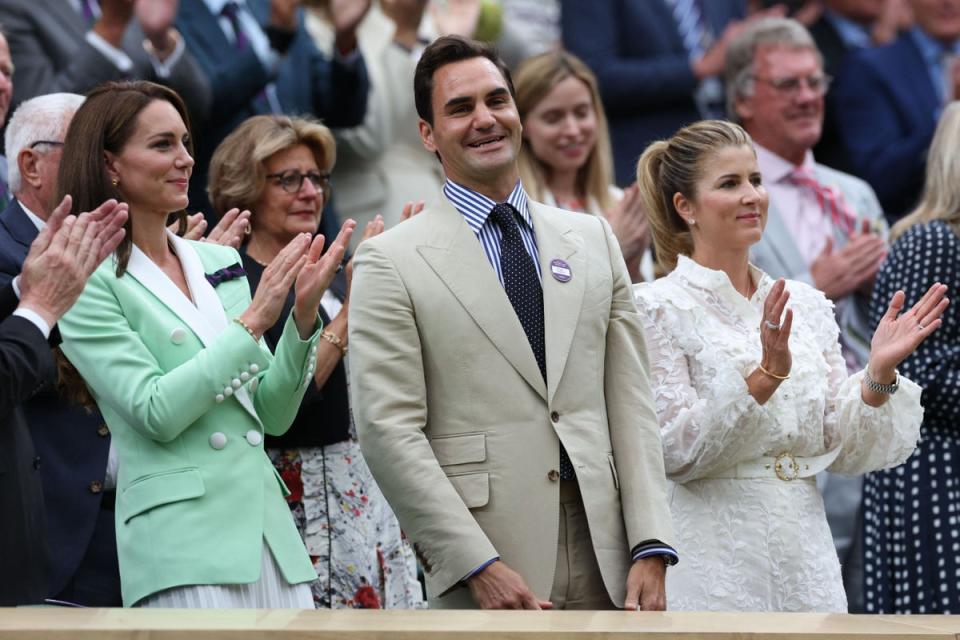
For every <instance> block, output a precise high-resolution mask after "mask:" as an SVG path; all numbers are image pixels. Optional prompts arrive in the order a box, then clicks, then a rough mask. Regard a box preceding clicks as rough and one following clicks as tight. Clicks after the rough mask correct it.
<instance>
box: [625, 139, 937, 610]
mask: <svg viewBox="0 0 960 640" xmlns="http://www.w3.org/2000/svg"><path fill="white" fill-rule="evenodd" d="M638 180H639V182H640V185H641V189H642V191H643V195H644V200H645V203H646V205H647V209H648V212H649V216H650V222H651V225H652V227H653V232H654V243H655V248H656V253H657V256H658V259H659V260H660V261H661V262H662V263H663V267H665V269H666V270H667V271H670V272H671V273H670V274H669V275H668V276H666V277H664V278H662V279H660V280H658V281H656V282H653V283H646V284H639V285H636V288H635V294H636V300H637V305H638V307H639V310H640V314H641V316H642V318H643V324H644V329H645V334H646V339H647V349H648V354H649V360H650V376H651V386H652V387H653V390H654V395H655V398H656V402H657V411H658V415H659V418H660V423H661V428H662V434H663V448H664V457H665V461H666V471H667V475H668V477H669V478H670V480H672V483H671V486H670V491H671V497H670V500H671V504H670V506H671V511H672V514H673V518H674V524H675V527H676V531H677V535H678V543H679V544H678V551H679V553H680V563H679V564H678V565H677V566H675V567H671V568H670V570H669V571H668V575H667V603H668V606H670V607H671V608H673V609H684V610H727V611H731V610H733V611H835V612H846V610H847V603H846V597H845V595H844V591H843V584H842V582H841V578H840V565H839V562H838V560H837V554H836V551H834V547H833V542H832V540H831V537H830V530H829V528H828V527H827V521H826V516H825V514H824V510H823V502H822V501H821V499H820V494H819V493H818V492H817V487H816V484H815V482H814V478H813V475H814V474H815V473H817V472H818V471H822V470H824V469H829V470H830V471H835V472H840V473H851V474H860V473H864V472H866V471H871V470H875V469H881V468H884V467H889V466H892V465H896V464H899V463H901V462H903V461H904V460H905V459H906V458H907V457H908V456H909V455H910V453H911V452H912V451H913V449H914V447H915V445H916V442H917V438H918V433H919V426H920V420H921V417H922V409H921V407H920V388H919V387H918V386H917V385H915V384H914V383H912V382H910V381H909V380H907V379H905V378H903V377H898V375H897V373H896V366H897V365H898V364H899V363H900V362H901V361H902V360H903V359H904V358H905V357H906V356H907V355H908V354H910V353H911V352H913V350H914V349H915V348H916V347H917V345H918V344H920V342H921V341H922V340H923V339H924V338H926V337H927V336H928V335H930V333H932V332H933V331H934V330H936V328H937V327H938V326H940V322H941V321H940V315H941V313H942V312H943V309H944V308H945V307H946V304H947V301H946V299H945V298H944V294H945V291H946V287H945V286H943V285H940V284H935V285H933V286H932V287H931V288H930V290H929V291H928V292H927V295H926V296H925V297H924V298H923V300H921V301H920V302H918V303H917V305H916V306H914V307H913V308H912V309H910V310H909V311H906V312H904V313H900V311H901V309H902V307H903V300H904V298H903V293H902V292H898V293H897V294H896V295H894V296H893V299H892V300H891V302H890V308H889V310H888V312H887V313H886V315H885V316H884V317H883V319H882V321H881V322H880V325H879V326H878V328H877V330H876V333H875V334H874V337H873V343H872V350H871V355H870V362H869V364H868V366H867V368H866V370H865V371H861V372H859V373H856V374H854V375H852V376H848V375H847V371H846V367H845V365H844V360H843V357H842V355H841V353H840V347H839V343H838V329H837V325H836V322H835V320H834V315H833V309H832V305H831V303H830V302H829V301H828V300H827V298H826V297H824V296H823V294H821V293H820V292H819V291H817V290H815V289H813V288H811V287H809V286H807V285H806V284H803V283H801V282H794V281H786V282H784V281H783V280H778V281H776V282H774V281H773V280H772V279H771V278H770V277H768V276H767V275H766V274H764V273H763V272H761V271H760V270H758V269H756V268H755V267H753V266H751V265H750V264H749V262H748V260H749V250H750V247H751V246H752V245H753V244H754V243H756V242H757V241H758V240H760V236H761V234H762V232H763V227H764V224H765V222H766V214H767V203H768V201H767V194H766V191H765V190H764V188H763V186H762V184H761V179H760V173H759V170H758V168H757V162H756V155H755V153H754V150H753V147H752V143H751V140H750V138H749V136H748V135H747V134H746V132H744V131H743V129H741V128H740V127H738V126H737V125H734V124H731V123H728V122H721V121H705V122H700V123H697V124H694V125H692V126H690V127H687V128H685V129H682V130H680V131H679V132H678V133H677V134H676V135H675V136H674V137H673V138H671V139H670V140H668V141H664V142H657V143H654V144H653V145H651V146H650V147H649V148H648V149H647V150H646V152H645V153H644V154H643V157H642V158H641V159H640V163H639V167H638Z"/></svg>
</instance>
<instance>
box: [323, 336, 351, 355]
mask: <svg viewBox="0 0 960 640" xmlns="http://www.w3.org/2000/svg"><path fill="white" fill-rule="evenodd" d="M320 337H321V338H323V339H324V340H326V341H327V342H329V343H330V344H332V345H333V346H335V347H336V348H337V349H340V354H341V355H344V356H345V355H347V345H345V344H343V338H341V337H340V336H338V335H337V334H335V333H331V332H330V331H321V332H320Z"/></svg>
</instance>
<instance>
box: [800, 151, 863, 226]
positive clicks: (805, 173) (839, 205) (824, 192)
mask: <svg viewBox="0 0 960 640" xmlns="http://www.w3.org/2000/svg"><path fill="white" fill-rule="evenodd" d="M790 179H791V180H792V181H793V182H794V184H797V185H799V186H801V187H806V188H808V189H810V190H811V191H812V192H813V194H814V195H815V196H816V197H817V204H818V205H820V210H821V211H823V213H824V214H827V215H829V216H830V219H831V220H832V221H833V226H834V227H836V228H838V229H840V230H841V231H842V232H843V233H844V234H845V235H847V236H850V235H852V234H853V232H854V230H855V229H856V224H857V214H856V213H855V212H854V211H853V209H851V208H850V207H849V205H847V201H846V200H845V199H844V197H843V194H842V193H841V192H840V190H839V189H837V188H836V187H828V186H827V185H825V184H823V183H821V182H819V181H818V180H817V179H816V178H815V177H814V176H813V172H812V171H810V170H809V169H807V168H805V167H797V168H795V169H794V170H793V171H792V172H791V173H790Z"/></svg>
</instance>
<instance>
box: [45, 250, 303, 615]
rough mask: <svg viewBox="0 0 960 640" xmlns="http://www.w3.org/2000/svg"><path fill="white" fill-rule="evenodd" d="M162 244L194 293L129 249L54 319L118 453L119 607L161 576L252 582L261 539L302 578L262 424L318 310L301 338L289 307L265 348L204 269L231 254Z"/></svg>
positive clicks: (297, 384) (277, 417)
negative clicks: (275, 338) (123, 262)
mask: <svg viewBox="0 0 960 640" xmlns="http://www.w3.org/2000/svg"><path fill="white" fill-rule="evenodd" d="M171 243H172V245H173V248H174V250H175V252H176V253H177V256H178V257H179V259H180V262H181V264H182V266H183V270H184V274H185V275H186V280H187V283H188V285H189V287H190V292H191V296H192V298H193V300H194V303H195V304H194V303H191V302H190V300H189V299H188V298H187V297H186V296H184V295H183V293H182V292H181V291H180V290H179V289H178V288H177V286H176V285H175V284H174V283H173V282H172V281H171V280H170V279H169V278H167V276H166V275H165V274H164V273H163V272H162V271H161V270H160V269H159V267H157V266H156V265H155V264H154V263H153V262H152V261H150V259H149V258H147V257H146V256H145V255H144V254H143V253H142V252H141V251H140V250H139V249H137V248H136V247H133V251H132V254H131V257H130V262H129V265H128V268H127V272H126V273H125V274H124V275H123V276H122V277H120V278H118V277H116V267H115V262H114V260H113V259H107V260H106V261H104V263H103V264H102V265H100V268H99V269H97V271H96V272H95V273H94V274H93V276H92V277H91V278H90V280H89V282H88V283H87V285H86V288H85V289H84V291H83V294H82V295H81V296H80V299H79V300H77V302H76V304H75V305H74V306H73V308H71V309H70V311H69V312H68V313H67V314H66V315H65V316H64V317H63V318H62V319H61V321H60V323H59V327H60V332H61V334H62V335H63V344H62V349H63V352H64V354H65V355H66V356H67V358H69V360H70V361H71V362H72V363H73V365H74V366H75V367H76V368H77V370H78V371H79V372H80V375H81V376H83V378H84V380H85V381H86V383H87V386H88V387H89V388H90V390H91V392H92V394H93V397H94V398H95V399H96V401H97V404H98V405H99V408H100V410H101V411H102V412H103V415H104V418H105V419H106V422H107V424H108V425H109V427H110V430H111V433H112V434H113V439H114V440H113V441H114V445H115V447H116V451H117V454H118V457H119V474H118V479H117V506H116V529H117V551H118V555H119V561H120V579H121V585H122V592H123V603H124V606H132V605H133V604H135V603H136V602H138V601H139V600H141V599H142V598H144V597H145V596H148V595H150V594H153V593H156V592H158V591H161V590H163V589H168V588H170V587H176V586H181V585H194V584H241V583H249V582H255V581H257V580H258V579H259V577H260V556H261V551H262V545H263V541H264V540H266V543H267V544H268V546H269V548H270V550H271V551H272V552H273V555H274V558H275V560H276V563H277V565H278V566H279V568H280V571H281V573H282V574H283V577H284V578H285V579H286V580H287V582H289V583H291V584H296V583H301V582H309V581H311V580H314V579H315V578H316V572H315V571H314V570H313V566H312V564H311V562H310V558H309V557H308V555H307V553H306V550H305V549H304V546H303V542H302V541H301V538H300V535H299V533H298V532H297V529H296V526H295V525H294V522H293V518H292V516H291V514H290V511H289V509H288V507H287V505H286V502H285V501H284V495H285V494H286V493H287V489H286V487H285V486H284V484H283V481H282V480H281V479H280V476H279V475H278V474H277V473H276V471H275V470H274V468H273V465H272V464H271V462H270V459H269V458H268V457H267V455H266V453H265V451H264V447H263V435H264V434H265V433H268V434H271V435H277V434H282V433H283V432H284V431H286V430H287V429H288V428H289V426H290V424H291V422H292V421H293V418H294V416H295V415H296V412H297V407H299V406H300V400H301V398H302V397H303V393H304V391H305V390H306V388H307V385H308V384H310V383H311V381H312V378H313V369H314V364H313V363H314V362H315V358H316V340H317V337H318V336H319V327H320V321H319V319H318V321H317V323H318V324H317V332H316V333H314V335H313V336H311V338H310V339H309V340H306V341H304V340H301V339H300V337H299V333H298V331H297V328H296V325H295V323H294V322H293V319H292V317H291V318H288V319H287V322H286V325H285V328H284V331H283V337H282V338H281V340H280V343H279V344H278V345H277V352H276V354H271V353H270V350H269V349H268V348H267V346H266V345H265V344H264V343H263V342H262V341H261V342H260V343H259V344H258V343H257V342H256V341H254V340H253V339H252V338H251V337H250V335H249V334H248V333H247V332H246V330H245V329H244V328H243V327H241V326H240V325H239V324H238V323H236V322H231V320H232V319H233V318H235V317H236V316H238V315H240V313H242V312H243V311H244V310H245V309H246V308H247V306H248V305H249V304H250V289H249V285H248V284H247V281H246V279H245V278H237V279H234V280H229V281H227V282H222V283H221V284H220V285H219V286H217V287H216V288H214V287H212V286H211V285H210V283H209V282H207V280H206V278H205V277H204V274H205V273H213V272H214V271H217V270H218V269H222V268H223V267H227V266H229V265H232V264H234V263H239V262H240V256H239V255H238V254H237V252H236V251H234V250H233V249H230V248H227V247H222V246H218V245H214V244H208V243H199V242H191V241H188V240H183V239H181V238H178V237H176V236H173V235H172V234H171ZM318 428H319V425H318Z"/></svg>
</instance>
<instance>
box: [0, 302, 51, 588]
mask: <svg viewBox="0 0 960 640" xmlns="http://www.w3.org/2000/svg"><path fill="white" fill-rule="evenodd" d="M17 304H18V300H17V296H16V294H14V292H13V287H12V286H10V285H6V286H4V287H3V288H2V289H0V319H2V321H0V568H2V576H3V577H2V579H0V606H12V605H18V604H36V603H39V602H42V601H43V599H44V598H45V597H46V595H47V564H48V560H47V544H46V537H47V536H46V524H45V522H44V508H43V490H42V489H41V484H40V470H39V467H40V459H39V458H38V457H37V454H36V452H35V451H34V448H33V443H32V441H31V439H30V431H29V430H28V428H27V422H26V420H25V419H24V416H23V412H22V410H21V408H20V405H21V403H23V402H24V401H25V400H27V399H28V398H30V396H31V395H33V393H34V392H35V391H36V389H37V387H38V386H39V385H40V384H42V383H43V381H44V380H49V379H52V378H53V376H54V373H55V369H54V365H53V358H52V357H51V355H50V347H49V345H48V344H47V341H46V340H45V339H44V337H43V334H42V333H40V330H39V329H37V327H36V326H34V325H33V324H32V323H31V322H29V321H27V320H24V319H23V318H20V317H17V316H12V315H11V314H12V313H13V311H14V309H16V308H17Z"/></svg>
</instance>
